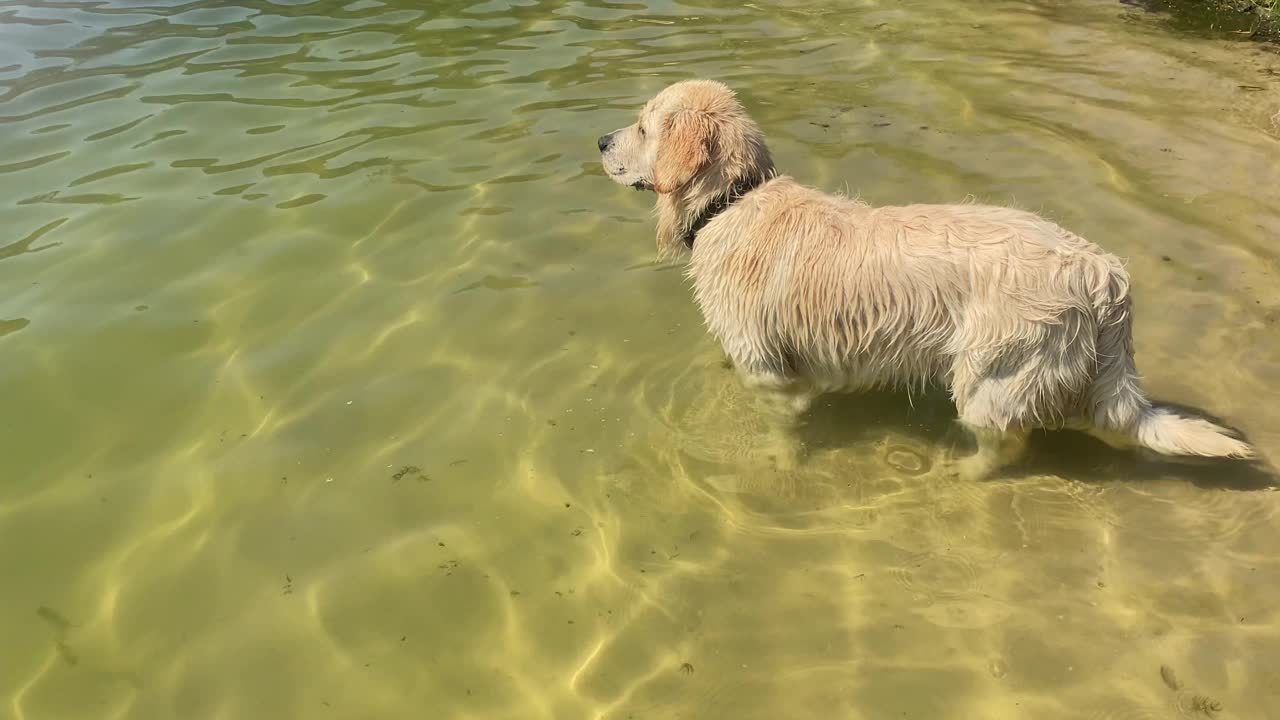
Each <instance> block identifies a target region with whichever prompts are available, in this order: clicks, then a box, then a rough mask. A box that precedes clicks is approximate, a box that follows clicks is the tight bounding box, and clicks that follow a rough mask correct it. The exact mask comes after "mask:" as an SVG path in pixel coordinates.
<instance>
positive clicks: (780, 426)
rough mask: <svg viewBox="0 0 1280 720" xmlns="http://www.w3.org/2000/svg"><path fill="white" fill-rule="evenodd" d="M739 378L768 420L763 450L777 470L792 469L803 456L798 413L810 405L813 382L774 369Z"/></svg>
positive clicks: (748, 373) (744, 374) (750, 373)
mask: <svg viewBox="0 0 1280 720" xmlns="http://www.w3.org/2000/svg"><path fill="white" fill-rule="evenodd" d="M742 379H743V384H744V385H745V386H746V387H747V388H748V389H749V390H750V391H751V392H752V395H753V396H754V398H755V399H756V400H757V403H758V405H759V406H760V412H761V413H762V414H763V415H764V418H765V422H766V423H767V436H766V443H765V447H764V450H765V453H766V454H767V455H768V456H769V457H770V458H771V459H772V460H773V462H774V464H775V465H776V466H777V468H778V469H779V470H783V471H788V470H794V469H795V468H797V467H798V466H799V465H800V463H801V462H803V460H804V454H805V453H804V443H803V442H802V441H801V439H800V433H799V430H800V416H801V415H803V414H804V413H805V411H806V410H808V409H809V405H810V404H811V403H812V402H813V398H814V396H815V395H816V393H815V392H814V391H813V387H812V385H811V384H810V383H808V382H806V381H804V380H802V379H799V378H788V377H784V376H781V375H776V374H773V373H753V372H743V373H742Z"/></svg>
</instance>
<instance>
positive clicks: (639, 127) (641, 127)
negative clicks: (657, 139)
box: [636, 125, 644, 137]
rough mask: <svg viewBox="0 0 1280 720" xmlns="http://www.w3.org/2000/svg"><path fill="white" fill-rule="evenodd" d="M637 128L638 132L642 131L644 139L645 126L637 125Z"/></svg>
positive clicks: (641, 134) (641, 135)
mask: <svg viewBox="0 0 1280 720" xmlns="http://www.w3.org/2000/svg"><path fill="white" fill-rule="evenodd" d="M636 128H637V129H638V130H640V137H644V126H643V125H637V126H636Z"/></svg>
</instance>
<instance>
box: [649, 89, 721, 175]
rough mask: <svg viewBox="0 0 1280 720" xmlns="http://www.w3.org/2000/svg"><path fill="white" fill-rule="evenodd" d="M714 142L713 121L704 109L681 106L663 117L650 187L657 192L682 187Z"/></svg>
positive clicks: (701, 164) (703, 162)
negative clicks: (679, 109)
mask: <svg viewBox="0 0 1280 720" xmlns="http://www.w3.org/2000/svg"><path fill="white" fill-rule="evenodd" d="M714 142H715V123H713V122H712V121H711V118H710V117H708V116H707V115H706V114H705V113H700V112H694V111H691V110H681V111H679V112H676V113H673V114H672V115H670V116H668V117H667V120H666V127H665V129H664V130H663V133H662V143H661V144H660V145H659V146H658V159H657V162H656V163H655V167H654V170H653V175H654V178H653V189H654V190H657V191H658V192H659V193H661V194H666V193H672V192H675V191H676V190H679V189H680V188H682V187H684V186H685V185H686V184H688V182H689V181H690V180H692V179H693V177H694V176H695V175H697V174H698V172H699V171H700V170H702V168H704V167H706V165H707V163H709V162H711V149H712V146H713V144H714Z"/></svg>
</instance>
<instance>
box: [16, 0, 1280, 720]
mask: <svg viewBox="0 0 1280 720" xmlns="http://www.w3.org/2000/svg"><path fill="white" fill-rule="evenodd" d="M1273 50H1274V48H1268V47H1267V46H1255V45H1247V44H1242V43H1232V42H1229V41H1227V40H1223V39H1203V38H1195V37H1189V36H1184V35H1177V34H1174V33H1172V32H1170V31H1169V29H1168V28H1166V27H1165V26H1164V25H1163V24H1162V23H1161V22H1160V20H1159V19H1158V18H1156V17H1153V16H1150V15H1146V14H1143V13H1141V12H1140V11H1138V10H1135V9H1134V8H1132V7H1129V6H1126V5H1122V4H1119V3H1112V2H1103V1H1101V0H1097V1H1087V2H1077V3H1055V2H1048V1H1046V0H1037V1H1033V2H1013V1H1006V0H998V1H996V2H982V3H977V2H969V3H962V2H951V3H937V2H934V3H927V2H923V1H918V0H917V1H913V2H886V1H883V0H864V1H857V2H818V1H817V0H783V1H780V2H763V1H758V2H754V3H742V2H727V1H722V0H690V1H688V2H679V3H677V2H668V1H664V0H644V1H642V0H636V1H632V2H604V1H602V0H585V1H581V2H549V1H545V0H527V1H525V2H498V1H493V2H472V1H437V0H423V1H422V2H416V3H413V2H404V1H403V0H390V1H386V2H384V1H379V0H357V1H356V2H324V1H317V2H267V1H266V0H253V1H251V0H234V1H233V2H212V1H211V0H196V1H195V2H186V3H178V2H160V1H152V2H145V1H144V2H131V1H128V0H120V1H116V0H100V1H89V0H83V1H81V0H58V1H54V0H50V1H46V2H35V1H34V0H6V1H4V2H0V218H3V223H0V229H2V230H3V235H2V236H0V290H2V291H3V292H0V718H13V719H14V720H45V719H48V720H71V719H79V718H86V719H89V718H92V719H93V720H106V719H117V718H120V719H123V718H129V719H138V720H143V719H146V720H152V719H156V720H162V719H168V718H174V719H181V720H197V719H204V718H209V719H211V720H212V719H228V720H241V719H244V718H270V719H273V720H277V719H294V718H297V719H299V720H301V719H304V718H305V719H307V720H312V719H323V718H353V719H355V718H431V719H432V720H435V719H437V718H439V719H446V718H459V719H464V718H465V719H475V720H500V719H504V718H509V719H511V720H544V719H545V720H575V719H578V718H582V719H584V720H652V719H655V718H664V719H665V718H690V719H693V718H697V719H705V718H725V719H733V720H738V719H742V720H757V719H759V720H766V719H768V720H773V719H791V718H795V719H799V718H824V719H825V718H849V719H855V720H873V719H876V720H878V719H881V718H886V719H888V718H894V719H897V718H914V719H917V720H934V719H951V718H956V719H959V718H964V719H969V718H975V719H976V718H991V719H1005V718H1008V719H1011V720H1012V719H1015V718H1036V719H1037V720H1042V719H1057V718H1063V719H1066V718H1086V719H1096V720H1103V719H1105V720H1129V719H1135V720H1137V719H1155V718H1177V717H1184V716H1185V717H1197V716H1199V717H1206V716H1207V715H1212V716H1213V717H1217V718H1220V719H1248V720H1254V719H1257V720H1261V719H1263V718H1267V717H1276V712H1277V711H1276V709H1277V708H1280V602H1277V599H1278V598H1280V551H1278V548H1280V494H1277V493H1274V492H1271V490H1270V489H1269V488H1270V486H1271V483H1272V477H1271V476H1270V475H1269V474H1268V471H1267V470H1266V469H1265V467H1263V468H1262V469H1258V468H1251V467H1248V466H1244V465H1239V464H1234V465H1233V464H1190V465H1187V464H1168V463H1157V462H1153V461H1151V460H1148V459H1144V458H1141V457H1139V456H1137V455H1135V454H1133V453H1123V452H1117V451H1113V450H1109V449H1106V448H1103V447H1102V446H1100V445H1098V444H1097V443H1095V442H1093V441H1091V440H1088V439H1086V438H1083V437H1078V436H1075V435H1072V434H1069V433H1058V434H1054V435H1042V436H1037V437H1036V438H1035V439H1034V442H1033V448H1032V455H1031V457H1030V458H1029V460H1028V462H1027V463H1026V464H1025V465H1023V466H1021V467H1019V468H1016V469H1013V470H1011V472H1010V473H1008V476H1007V477H1002V478H999V479H996V480H993V481H989V482H984V483H960V482H956V481H952V480H948V479H946V478H945V477H943V473H942V472H940V470H939V465H940V460H941V458H942V457H943V456H944V455H945V454H946V453H947V452H948V451H949V450H950V449H951V448H952V447H953V446H955V445H957V444H958V443H961V442H963V438H962V437H961V436H958V435H957V433H956V431H955V429H954V426H953V424H952V421H951V418H952V414H951V412H952V411H951V409H950V406H949V405H948V404H947V402H946V399H945V397H937V396H926V397H924V398H921V397H915V398H912V399H911V401H910V402H909V401H908V398H906V397H905V396H897V395H889V394H883V393H879V394H869V395H861V396H848V397H836V398H826V399H824V400H823V401H822V402H821V403H819V405H818V406H817V407H816V408H815V410H814V411H813V412H811V413H810V414H809V415H808V417H807V418H806V423H807V424H806V427H805V429H804V437H805V440H806V442H807V443H808V445H809V446H810V448H811V451H812V458H811V461H810V463H809V464H808V465H807V466H806V467H805V469H804V470H803V471H802V472H801V473H798V474H797V475H794V476H788V477H786V478H780V477H778V476H777V475H775V474H774V473H773V472H772V470H770V469H769V467H768V466H767V465H765V464H762V463H759V462H758V461H757V460H755V459H754V458H755V457H756V454H754V453H753V452H752V451H753V449H754V448H755V447H756V446H757V444H758V443H759V442H761V440H760V434H759V431H760V429H761V426H760V423H759V421H758V418H757V416H756V415H755V414H754V413H753V411H752V409H751V404H750V402H749V398H748V397H747V396H746V395H745V394H744V392H743V391H742V389H741V388H740V387H739V385H738V383H737V381H736V380H735V378H734V376H733V374H732V373H731V372H730V371H729V370H727V369H726V368H725V367H724V364H723V355H722V353H721V352H720V350H719V349H718V347H717V346H716V344H715V343H714V341H713V340H712V339H711V338H710V337H709V336H708V335H707V333H706V331H705V330H704V328H703V326H702V320H701V317H700V315H699V314H698V311H697V308H696V307H695V305H694V304H693V302H692V299H691V297H690V293H689V288H688V285H687V282H686V281H685V279H684V278H683V276H682V274H681V272H680V268H679V267H676V266H666V265H657V264H655V263H654V261H653V260H654V240H653V235H654V223H653V217H652V212H651V203H652V196H651V195H646V194H641V193H635V192H631V191H628V190H625V189H623V188H619V187H618V186H616V185H614V184H612V183H610V182H609V181H608V180H607V179H606V178H605V177H604V176H603V173H602V171H601V169H600V165H599V159H598V155H597V152H596V148H595V138H596V137H597V136H598V135H600V134H601V133H603V132H606V131H608V130H611V129H613V128H616V127H619V126H621V125H625V124H627V123H629V122H631V121H632V118H633V117H634V115H635V113H636V112H637V110H638V109H639V107H640V105H641V104H642V103H643V102H644V100H645V99H647V98H648V97H649V96H651V95H652V94H654V93H655V92H657V91H658V90H659V89H661V88H662V87H663V86H664V85H666V84H668V83H669V82H672V81H674V80H677V79H682V78H686V77H694V76H703V77H713V78H717V79H720V80H724V81H726V82H728V83H730V84H731V85H733V86H734V87H735V88H737V89H738V90H739V91H740V92H741V94H742V97H743V99H744V102H745V103H746V105H747V106H748V108H749V109H750V111H751V112H752V114H753V115H754V116H755V117H756V118H757V120H758V121H759V122H760V124H761V125H762V126H763V127H764V129H765V131H766V132H767V134H768V137H769V139H770V142H771V145H772V148H773V150H774V154H775V157H776V158H777V161H778V164H779V166H780V168H781V169H782V170H784V171H785V172H787V173H789V174H792V175H794V176H796V177H797V178H798V179H800V180H801V181H802V182H805V183H808V184H812V185H817V186H820V187H823V188H825V189H828V190H832V191H840V192H847V193H849V194H860V195H861V196H862V197H863V198H864V199H865V200H867V201H869V202H873V203H902V202H914V201H926V202H928V201H934V202H950V201H961V200H964V199H966V198H970V197H972V198H976V199H979V200H982V201H985V202H993V203H1009V204H1016V205H1018V206H1021V207H1024V208H1028V209H1032V210H1036V211H1039V212H1042V213H1044V214H1046V215H1047V216H1049V217H1052V218H1053V219H1055V220H1057V221H1059V222H1061V223H1062V224H1064V225H1066V226H1068V227H1070V228H1071V229H1073V230H1075V231H1077V232H1079V233H1081V234H1083V235H1085V236H1086V237H1088V238H1090V239H1092V240H1094V241H1096V242H1098V243H1100V244H1102V245H1103V246H1105V247H1106V248H1108V249H1110V250H1112V251H1114V252H1116V253H1117V254H1119V255H1122V256H1123V257H1125V258H1126V259H1127V262H1128V265H1129V268H1130V271H1131V273H1132V275H1133V282H1134V292H1135V295H1136V298H1137V328H1136V345H1137V350H1138V362H1139V366H1140V368H1141V370H1142V371H1143V373H1144V375H1145V377H1146V382H1147V385H1148V387H1149V389H1150V390H1151V392H1152V393H1153V394H1154V395H1156V396H1158V397H1160V398H1164V399H1168V400H1171V401H1176V402H1179V403H1184V404H1187V405H1191V406H1194V407H1199V408H1203V409H1205V410H1207V411H1210V412H1212V413H1214V414H1216V415H1218V416H1221V417H1223V418H1225V419H1226V420H1227V421H1229V422H1230V423H1231V424H1232V425H1234V426H1238V427H1239V428H1241V429H1242V430H1243V431H1244V432H1246V433H1247V434H1248V436H1249V437H1250V439H1251V440H1252V441H1253V442H1255V443H1256V444H1257V446H1258V448H1259V450H1260V452H1261V453H1262V454H1263V455H1264V457H1266V458H1270V459H1274V458H1276V457H1277V454H1278V453H1280V402H1278V401H1277V398H1278V397H1280V395H1278V394H1277V389H1278V388H1280V326H1278V323H1277V319H1278V318H1280V277H1278V271H1280V54H1276V53H1275V52H1273ZM1162 667H1163V670H1162ZM1213 708H1218V709H1217V710H1214V709H1213Z"/></svg>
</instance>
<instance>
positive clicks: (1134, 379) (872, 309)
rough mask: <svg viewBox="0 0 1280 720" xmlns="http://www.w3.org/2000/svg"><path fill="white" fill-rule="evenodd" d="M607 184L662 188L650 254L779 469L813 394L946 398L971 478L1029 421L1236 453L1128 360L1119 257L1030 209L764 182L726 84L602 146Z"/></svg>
mask: <svg viewBox="0 0 1280 720" xmlns="http://www.w3.org/2000/svg"><path fill="white" fill-rule="evenodd" d="M598 146H599V149H600V153H601V161H602V163H603V165H604V169H605V172H606V173H607V174H608V175H609V177H610V178H612V179H613V180H614V181H615V182H618V183H620V184H622V185H627V186H631V187H634V188H637V189H641V190H653V191H655V192H656V193H657V196H658V199H657V213H658V228H657V235H658V251H659V254H660V255H661V256H663V257H668V258H670V257H675V256H678V255H680V254H681V253H683V252H685V251H687V252H688V254H689V267H688V274H689V277H690V278H691V280H692V283H693V289H694V296H695V298H696V299H697V303H698V305H699V306H700V308H701V310H702V313H703V315H704V316H705V319H706V323H707V326H708V327H709V329H710V331H711V332H712V333H713V334H714V335H715V336H716V338H718V339H719V341H720V342H721V344H722V345H723V347H724V350H725V351H726V353H727V354H728V355H729V357H730V359H731V360H732V362H733V364H734V366H735V367H736V368H737V369H738V371H739V372H740V373H741V374H742V376H743V378H744V380H745V381H746V382H747V384H748V385H749V386H751V387H754V388H757V389H758V390H760V391H761V393H762V395H763V397H765V398H766V399H768V400H770V401H771V402H770V403H769V405H770V406H771V407H772V408H773V409H774V410H775V412H776V413H777V415H776V423H775V425H774V427H776V428H777V429H778V430H779V431H780V433H781V434H782V436H783V440H784V443H785V445H784V451H783V452H782V453H780V456H779V457H778V460H779V462H780V464H782V465H784V466H789V465H792V464H793V463H794V462H795V461H796V460H798V449H799V445H798V443H797V442H796V440H795V438H794V437H792V436H791V435H792V432H793V428H794V425H795V422H796V419H797V418H798V416H799V415H800V414H801V413H803V412H804V411H805V410H806V408H807V407H808V406H809V404H810V402H811V401H812V400H813V398H814V397H815V396H817V395H818V394H820V393H824V392H831V391H852V390H857V389H859V388H868V387H875V386H897V387H902V386H906V387H912V386H917V387H918V386H921V385H924V384H927V383H940V384H943V385H945V386H946V387H947V388H948V389H949V390H950V393H951V397H952V399H953V400H954V402H955V405H956V408H957V410H958V412H959V418H960V421H961V422H962V423H963V424H964V425H965V426H967V427H968V428H970V429H971V430H972V431H973V432H974V434H975V435H976V437H977V441H978V451H977V452H976V453H975V454H974V455H972V456H971V457H969V458H966V459H964V460H963V461H961V462H960V463H958V464H957V465H956V466H955V470H956V471H957V472H960V473H962V474H964V475H967V476H969V477H975V478H976V477H983V476H985V475H988V474H989V473H990V472H992V471H993V470H995V469H997V468H999V467H1001V466H1003V465H1005V464H1008V463H1010V462H1013V461H1014V460H1016V459H1017V458H1018V457H1019V456H1020V455H1021V453H1022V451H1023V448H1024V447H1025V444H1026V438H1027V434H1028V433H1029V432H1030V430H1032V429H1033V428H1062V427H1069V428H1076V429H1081V430H1086V431H1089V432H1092V433H1094V434H1095V435H1097V436H1099V437H1101V438H1102V439H1104V440H1105V441H1107V442H1109V443H1111V444H1113V445H1124V444H1129V445H1138V446H1142V447H1146V448H1149V449H1151V450H1154V451H1156V452H1158V453H1162V454H1166V455H1194V456H1209V457H1235V458H1245V457H1250V456H1252V455H1253V450H1252V449H1251V448H1250V446H1249V445H1248V444H1246V443H1245V442H1243V441H1242V440H1239V439H1237V438H1236V437H1235V436H1234V435H1233V433H1231V432H1230V431H1228V430H1226V429H1224V428H1222V427H1219V426H1217V425H1215V424H1213V423H1211V422H1209V421H1208V420H1205V419H1201V418H1194V417H1186V416H1183V415H1181V414H1179V413H1177V412H1175V411H1174V410H1171V409H1169V408H1166V407H1160V406H1157V405H1154V404H1153V403H1152V402H1151V401H1150V400H1149V399H1148V398H1147V396H1146V395H1145V394H1144V392H1143V390H1142V387H1141V385H1140V382H1139V376H1138V373H1137V370H1136V369H1135V366H1134V361H1133V341H1132V332H1131V323H1132V300H1131V299H1130V295H1129V278H1128V274H1127V273H1126V271H1125V269H1124V266H1123V265H1122V264H1121V262H1120V260H1119V259H1117V258H1116V257H1114V256H1113V255H1110V254H1108V253H1106V252H1104V251H1103V250H1102V249H1101V248H1099V247H1098V246H1097V245H1094V244H1093V243H1090V242H1088V241H1086V240H1085V239H1083V238H1081V237H1079V236H1078V235H1075V234H1073V233H1071V232H1070V231H1068V230H1065V229H1063V228H1061V227H1059V226H1058V225H1055V224H1054V223H1051V222H1049V221H1047V220H1045V219H1043V218H1041V217H1038V216H1036V215H1034V214H1032V213H1029V212H1024V211H1020V210H1014V209H1010V208H1004V207H992V206H984V205H976V204H961V205H908V206H902V207H871V206H870V205H867V204H866V203H863V202H860V201H858V200H853V199H849V198H846V197H840V196H833V195H829V194H825V193H823V192H821V191H819V190H815V189H812V188H808V187H805V186H803V185H801V184H800V183H798V182H796V181H795V180H793V179H792V178H790V177H788V176H786V175H780V174H778V172H777V171H776V170H775V169H774V165H773V159H772V157H771V156H770V154H769V149H768V146H767V145H766V144H765V140H764V135H763V133H762V132H761V130H760V128H759V127H758V126H757V125H756V124H755V122H753V121H752V120H751V118H750V117H748V115H747V113H746V112H745V110H744V109H743V107H742V105H741V103H740V102H739V101H738V99H737V97H736V96H735V94H734V93H733V91H731V90H730V89H729V88H728V87H726V86H725V85H723V84H721V83H718V82H714V81H709V80H688V81H683V82H678V83H676V84H674V85H671V86H669V87H667V88H666V89H665V90H663V91H662V92H661V93H660V94H658V95H657V97H655V98H653V99H652V100H651V101H649V103H648V104H646V105H645V107H644V109H643V110H641V112H640V116H639V119H638V121H637V122H636V123H635V124H633V125H630V126H628V127H625V128H622V129H620V130H616V131H614V132H611V133H609V134H607V135H605V136H603V137H601V138H600V139H599V141H598Z"/></svg>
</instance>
